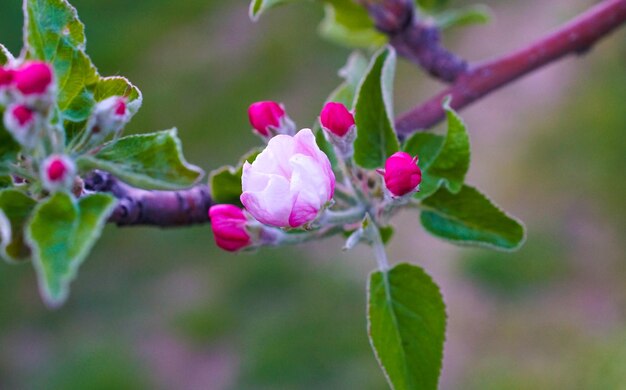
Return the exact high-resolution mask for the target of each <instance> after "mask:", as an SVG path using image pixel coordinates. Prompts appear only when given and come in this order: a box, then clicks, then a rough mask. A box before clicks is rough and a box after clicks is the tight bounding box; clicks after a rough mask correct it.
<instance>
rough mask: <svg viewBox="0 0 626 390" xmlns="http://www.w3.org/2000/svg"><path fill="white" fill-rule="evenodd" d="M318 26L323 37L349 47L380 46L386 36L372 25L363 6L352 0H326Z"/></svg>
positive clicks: (385, 40) (384, 41)
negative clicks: (322, 17)
mask: <svg viewBox="0 0 626 390" xmlns="http://www.w3.org/2000/svg"><path fill="white" fill-rule="evenodd" d="M325 3H326V5H325V6H324V11H325V16H324V20H322V23H321V24H320V27H319V32H320V35H321V36H323V37H324V38H326V39H328V40H330V41H333V42H336V43H338V44H341V45H345V46H349V47H363V48H371V47H380V46H382V45H384V44H385V43H386V42H387V37H386V36H385V35H384V34H381V33H380V32H378V30H376V28H375V27H374V23H373V22H372V20H371V18H370V17H369V15H368V13H367V11H366V10H365V7H362V6H360V5H358V4H357V3H355V2H354V1H352V0H328V1H325Z"/></svg>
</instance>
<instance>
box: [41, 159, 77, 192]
mask: <svg viewBox="0 0 626 390" xmlns="http://www.w3.org/2000/svg"><path fill="white" fill-rule="evenodd" d="M75 176H76V165H75V164H74V162H73V161H72V160H71V159H70V158H69V157H67V156H64V155H52V156H49V157H48V158H46V159H45V160H44V161H43V163H42V164H41V179H42V181H43V185H44V187H45V188H46V189H48V190H49V191H55V190H58V189H70V188H71V186H72V184H73V183H74V177H75Z"/></svg>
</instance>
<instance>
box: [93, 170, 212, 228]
mask: <svg viewBox="0 0 626 390" xmlns="http://www.w3.org/2000/svg"><path fill="white" fill-rule="evenodd" d="M85 188H86V189H87V190H90V191H96V192H108V193H111V194H112V195H114V196H115V197H116V198H117V199H118V204H117V207H116V208H115V210H114V211H113V214H111V216H110V217H109V222H112V223H116V224H117V225H118V226H130V225H151V226H160V227H178V226H189V225H194V224H202V223H208V222H209V216H208V213H209V207H211V205H212V203H213V202H212V200H211V195H210V190H209V187H208V186H207V185H204V184H200V185H197V186H195V187H193V188H190V189H188V190H182V191H148V190H141V189H138V188H134V187H131V186H129V185H128V184H125V183H122V182H121V181H119V180H118V179H116V178H115V177H113V176H112V175H111V174H109V173H107V172H102V171H94V172H92V173H91V174H90V175H89V177H87V178H86V179H85Z"/></svg>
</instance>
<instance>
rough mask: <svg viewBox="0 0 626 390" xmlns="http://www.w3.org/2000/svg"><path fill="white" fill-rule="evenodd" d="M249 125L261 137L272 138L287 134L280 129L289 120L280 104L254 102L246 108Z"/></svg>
mask: <svg viewBox="0 0 626 390" xmlns="http://www.w3.org/2000/svg"><path fill="white" fill-rule="evenodd" d="M248 118H249V119H250V124H251V125H252V127H253V128H254V130H256V132H257V133H259V134H260V135H261V136H263V137H272V136H273V135H275V134H276V133H288V132H289V131H282V130H281V129H282V128H283V127H285V126H286V125H288V124H289V122H290V120H289V118H288V117H287V113H286V112H285V109H284V107H283V105H282V104H279V103H277V102H272V101H264V102H256V103H253V104H251V105H250V108H248Z"/></svg>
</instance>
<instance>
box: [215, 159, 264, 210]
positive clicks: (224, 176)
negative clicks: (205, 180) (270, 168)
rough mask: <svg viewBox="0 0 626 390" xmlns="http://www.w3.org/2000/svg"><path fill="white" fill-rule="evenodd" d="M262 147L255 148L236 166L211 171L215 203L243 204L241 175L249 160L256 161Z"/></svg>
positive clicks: (250, 161)
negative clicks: (245, 163) (241, 198)
mask: <svg viewBox="0 0 626 390" xmlns="http://www.w3.org/2000/svg"><path fill="white" fill-rule="evenodd" d="M261 151H262V149H260V148H255V149H252V150H251V151H250V152H248V153H247V154H245V155H244V156H243V158H242V159H241V161H240V162H239V164H237V166H236V167H231V166H224V167H221V168H219V169H216V170H214V171H213V172H211V175H210V177H209V184H210V187H211V196H212V198H213V201H214V202H215V203H225V204H234V205H238V206H242V204H241V200H240V199H239V198H240V197H241V193H242V189H241V175H242V174H243V164H244V162H246V161H248V162H249V163H252V162H254V160H255V159H256V157H257V156H258V155H259V154H260V153H261Z"/></svg>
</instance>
